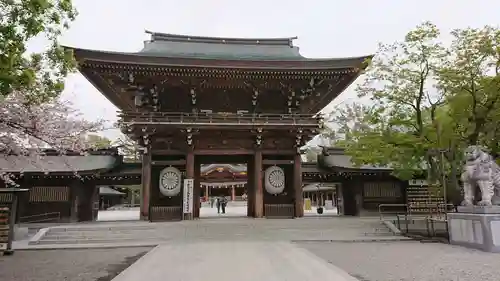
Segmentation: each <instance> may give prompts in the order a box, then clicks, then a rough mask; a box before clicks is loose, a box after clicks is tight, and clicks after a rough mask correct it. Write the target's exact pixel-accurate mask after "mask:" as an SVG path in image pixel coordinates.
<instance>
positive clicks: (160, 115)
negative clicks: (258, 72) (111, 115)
mask: <svg viewBox="0 0 500 281" xmlns="http://www.w3.org/2000/svg"><path fill="white" fill-rule="evenodd" d="M118 115H119V117H121V121H120V122H121V123H123V124H130V125H134V124H135V125H153V124H155V125H156V124H158V125H162V124H165V125H167V124H168V125H213V126H224V125H230V126H234V125H257V126H266V125H268V126H290V125H295V126H301V127H304V126H308V127H311V126H312V127H318V126H319V124H320V122H321V120H320V119H319V118H316V117H314V115H312V114H247V113H245V114H238V113H186V112H147V113H141V112H128V111H127V112H120V113H119V114H118Z"/></svg>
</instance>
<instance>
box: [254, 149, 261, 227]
mask: <svg viewBox="0 0 500 281" xmlns="http://www.w3.org/2000/svg"><path fill="white" fill-rule="evenodd" d="M253 172H254V192H255V193H254V194H255V196H254V202H253V203H254V217H256V218H262V217H264V191H263V189H262V180H263V177H262V151H261V150H256V151H255V157H254V171H253Z"/></svg>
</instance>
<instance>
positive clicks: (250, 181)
mask: <svg viewBox="0 0 500 281" xmlns="http://www.w3.org/2000/svg"><path fill="white" fill-rule="evenodd" d="M253 162H254V161H253V159H252V160H251V161H249V162H248V163H247V184H246V193H247V216H248V217H253V216H254V213H253V212H254V207H253V205H254V203H253V202H254V194H255V192H254V189H255V184H254V182H255V181H254V178H255V175H254V174H255V173H254V164H253Z"/></svg>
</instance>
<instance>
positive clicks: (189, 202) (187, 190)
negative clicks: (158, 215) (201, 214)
mask: <svg viewBox="0 0 500 281" xmlns="http://www.w3.org/2000/svg"><path fill="white" fill-rule="evenodd" d="M193 187H194V180H193V179H184V194H183V200H182V212H183V213H184V214H192V213H193Z"/></svg>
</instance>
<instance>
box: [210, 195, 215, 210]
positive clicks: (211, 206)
mask: <svg viewBox="0 0 500 281" xmlns="http://www.w3.org/2000/svg"><path fill="white" fill-rule="evenodd" d="M214 203H215V198H214V197H213V196H210V208H213V207H214Z"/></svg>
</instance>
